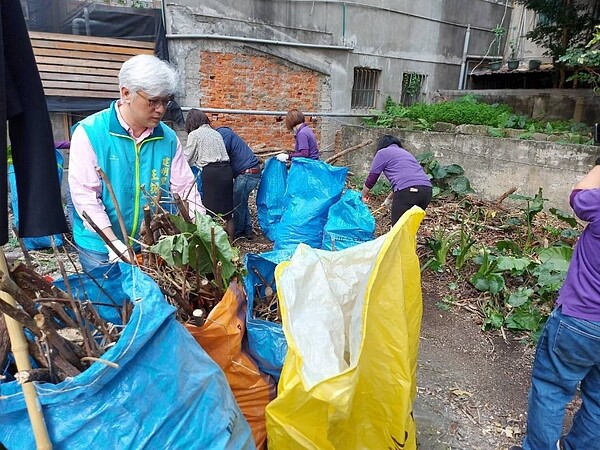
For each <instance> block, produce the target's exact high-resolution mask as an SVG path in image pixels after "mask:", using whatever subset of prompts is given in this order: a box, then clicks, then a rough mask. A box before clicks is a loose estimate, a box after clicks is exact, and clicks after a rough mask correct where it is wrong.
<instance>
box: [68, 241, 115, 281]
mask: <svg viewBox="0 0 600 450" xmlns="http://www.w3.org/2000/svg"><path fill="white" fill-rule="evenodd" d="M77 252H78V253H79V264H81V267H82V269H83V270H84V271H85V272H87V273H91V272H92V271H94V275H103V276H106V277H108V278H116V277H118V276H119V275H120V274H121V270H120V269H119V264H117V263H110V262H108V252H106V253H104V252H95V251H93V250H87V249H85V248H82V247H80V246H79V245H77Z"/></svg>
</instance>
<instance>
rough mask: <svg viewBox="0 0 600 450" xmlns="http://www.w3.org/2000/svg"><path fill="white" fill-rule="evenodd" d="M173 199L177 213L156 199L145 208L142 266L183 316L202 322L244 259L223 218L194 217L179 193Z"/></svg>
mask: <svg viewBox="0 0 600 450" xmlns="http://www.w3.org/2000/svg"><path fill="white" fill-rule="evenodd" d="M174 204H175V205H176V206H177V209H178V211H179V215H174V214H170V213H169V212H167V211H166V210H165V209H164V208H163V207H162V206H161V204H160V203H159V202H158V201H153V202H152V203H151V205H152V206H150V205H146V206H145V207H144V225H143V227H142V230H141V233H140V236H141V239H142V244H143V245H142V265H141V269H142V270H143V271H145V272H146V273H147V274H149V275H150V276H151V277H152V278H153V279H154V281H156V283H157V284H158V285H159V286H160V288H161V290H162V292H163V293H164V294H165V296H166V298H167V300H168V301H169V303H171V304H172V305H173V306H175V307H176V308H177V319H178V320H179V321H181V322H188V321H190V320H193V322H194V323H196V324H199V325H200V324H202V322H203V320H202V319H201V318H203V317H204V318H205V317H206V316H207V315H208V313H209V312H210V311H211V310H212V309H213V308H214V306H215V305H216V304H217V303H218V302H219V300H221V298H222V296H223V293H224V292H225V290H226V289H227V287H228V285H229V282H230V281H231V280H232V279H233V278H235V277H239V276H241V275H242V271H243V264H241V262H240V258H239V253H238V250H237V249H236V248H233V247H232V246H231V244H230V243H229V239H228V237H227V233H226V232H225V230H224V229H223V227H222V226H221V225H220V224H219V223H217V221H220V220H221V219H220V218H218V217H215V218H214V219H213V218H211V217H210V216H208V215H203V214H196V216H195V217H194V218H193V219H192V218H190V215H189V212H188V209H187V207H186V206H185V204H184V202H183V201H182V199H181V198H180V197H179V196H177V195H176V194H175V195H174Z"/></svg>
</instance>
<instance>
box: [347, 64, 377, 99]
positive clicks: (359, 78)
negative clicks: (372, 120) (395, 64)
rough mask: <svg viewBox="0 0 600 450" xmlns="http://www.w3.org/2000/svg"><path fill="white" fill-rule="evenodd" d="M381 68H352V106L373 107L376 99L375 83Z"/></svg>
mask: <svg viewBox="0 0 600 450" xmlns="http://www.w3.org/2000/svg"><path fill="white" fill-rule="evenodd" d="M380 73H381V70H377V69H367V68H365V67H355V68H354V85H353V86H352V104H351V107H352V108H374V107H375V105H376V101H377V84H378V82H379V74H380Z"/></svg>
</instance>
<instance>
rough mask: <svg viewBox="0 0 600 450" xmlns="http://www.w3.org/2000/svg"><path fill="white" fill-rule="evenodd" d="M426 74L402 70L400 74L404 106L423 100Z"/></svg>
mask: <svg viewBox="0 0 600 450" xmlns="http://www.w3.org/2000/svg"><path fill="white" fill-rule="evenodd" d="M426 85H427V75H423V74H421V73H415V72H404V73H403V74H402V99H401V103H402V104H403V105H404V106H410V105H414V104H415V103H419V102H421V101H423V96H424V94H425V86H426Z"/></svg>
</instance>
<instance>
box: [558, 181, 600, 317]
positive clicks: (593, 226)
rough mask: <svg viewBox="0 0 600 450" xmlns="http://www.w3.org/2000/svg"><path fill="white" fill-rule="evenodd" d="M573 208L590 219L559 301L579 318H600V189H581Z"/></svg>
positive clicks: (573, 194)
mask: <svg viewBox="0 0 600 450" xmlns="http://www.w3.org/2000/svg"><path fill="white" fill-rule="evenodd" d="M571 208H573V211H574V212H575V214H576V215H577V217H579V218H580V219H581V220H585V221H586V222H588V224H587V226H586V227H585V229H584V230H583V233H581V236H580V237H579V241H578V242H577V245H576V246H575V251H574V252H573V257H572V258H571V264H570V265H569V270H568V272H567V277H566V279H565V282H564V284H563V286H562V288H561V290H560V293H559V296H558V300H557V302H556V303H557V304H558V305H562V312H563V313H564V314H566V315H567V316H572V317H577V318H579V319H585V320H592V321H600V189H598V188H597V189H577V190H574V191H573V192H572V193H571Z"/></svg>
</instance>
